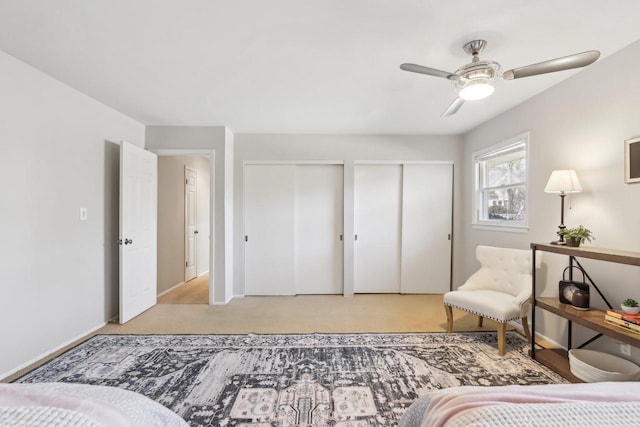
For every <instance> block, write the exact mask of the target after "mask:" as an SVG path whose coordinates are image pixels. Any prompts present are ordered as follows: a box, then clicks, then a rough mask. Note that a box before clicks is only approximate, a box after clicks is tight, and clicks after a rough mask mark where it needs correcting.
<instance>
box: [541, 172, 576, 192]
mask: <svg viewBox="0 0 640 427" xmlns="http://www.w3.org/2000/svg"><path fill="white" fill-rule="evenodd" d="M581 191H582V186H581V185H580V181H578V176H577V175H576V171H574V170H573V169H568V170H557V171H553V172H551V176H550V177H549V181H547V185H546V187H544V192H545V193H560V194H566V193H579V192H581Z"/></svg>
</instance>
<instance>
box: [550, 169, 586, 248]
mask: <svg viewBox="0 0 640 427" xmlns="http://www.w3.org/2000/svg"><path fill="white" fill-rule="evenodd" d="M581 191H582V186H581V185H580V181H578V177H577V176H576V171H574V170H573V169H568V170H556V171H553V172H551V176H550V177H549V181H547V185H546V187H544V192H545V193H556V194H559V195H560V225H559V226H558V228H559V229H560V231H562V230H564V229H565V228H567V227H566V226H565V225H564V197H565V196H566V195H567V194H569V193H579V192H581ZM551 244H553V245H566V244H567V243H566V242H565V241H564V236H563V235H562V234H561V235H560V239H558V240H556V241H554V242H551Z"/></svg>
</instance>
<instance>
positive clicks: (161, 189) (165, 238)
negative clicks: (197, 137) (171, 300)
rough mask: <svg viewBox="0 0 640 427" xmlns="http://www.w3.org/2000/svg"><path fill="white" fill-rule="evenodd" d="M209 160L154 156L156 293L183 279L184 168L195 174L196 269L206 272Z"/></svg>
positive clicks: (207, 264)
mask: <svg viewBox="0 0 640 427" xmlns="http://www.w3.org/2000/svg"><path fill="white" fill-rule="evenodd" d="M209 164H210V160H209V158H207V157H203V156H158V294H161V293H162V292H164V291H167V290H168V289H171V288H173V287H174V286H176V285H178V284H180V283H183V282H184V270H185V267H184V261H185V254H184V248H185V246H184V231H185V229H184V179H185V178H184V169H185V166H188V167H190V168H192V169H194V170H196V171H197V173H198V180H197V201H196V203H197V207H196V209H197V213H196V220H197V229H198V235H197V239H198V241H197V247H196V268H197V273H196V274H197V275H198V276H201V275H202V274H204V273H207V272H208V271H209V223H210V219H209V195H210V181H211V178H210V175H209V169H210V167H209Z"/></svg>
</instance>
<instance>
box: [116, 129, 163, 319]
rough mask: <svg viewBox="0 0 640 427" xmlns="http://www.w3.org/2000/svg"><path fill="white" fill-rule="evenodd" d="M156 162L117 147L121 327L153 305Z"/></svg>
mask: <svg viewBox="0 0 640 427" xmlns="http://www.w3.org/2000/svg"><path fill="white" fill-rule="evenodd" d="M157 210H158V162H157V158H156V155H155V154H153V153H151V152H149V151H145V150H143V149H142V148H139V147H136V146H135V145H132V144H129V143H127V142H124V141H123V142H122V143H121V145H120V323H125V322H127V321H129V320H131V319H132V318H134V317H135V316H137V315H138V314H140V313H142V312H143V311H145V310H147V309H148V308H150V307H152V306H153V305H155V303H156V287H157V270H156V265H157V239H158V236H157V220H158V217H157V213H158V212H157Z"/></svg>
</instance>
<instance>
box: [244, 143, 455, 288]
mask: <svg viewBox="0 0 640 427" xmlns="http://www.w3.org/2000/svg"><path fill="white" fill-rule="evenodd" d="M235 148H236V150H235V163H234V164H235V170H234V176H235V178H234V179H235V189H236V191H235V197H234V206H235V231H234V242H235V248H234V251H235V253H234V260H235V263H234V264H235V271H234V277H235V284H234V289H233V291H234V294H235V295H242V294H244V191H243V188H244V178H243V169H244V168H243V164H244V162H245V161H268V160H274V161H322V160H327V161H343V162H344V180H345V188H344V196H345V204H344V209H345V225H344V235H345V236H353V234H354V232H353V220H352V219H353V185H354V181H353V170H354V161H358V160H422V161H426V160H431V161H453V162H455V164H454V205H455V206H456V208H455V209H454V227H453V229H454V239H453V248H454V253H453V259H454V277H453V283H454V287H457V285H459V284H460V280H462V279H461V276H460V275H459V274H458V271H460V268H458V262H459V260H460V256H461V254H462V252H461V248H460V243H459V240H457V237H456V236H457V235H458V234H459V233H458V231H459V229H460V227H459V224H460V218H459V215H457V213H455V212H459V211H460V209H459V208H458V207H459V206H460V205H461V199H460V197H459V194H460V193H461V188H462V175H461V172H460V167H459V166H460V164H461V159H462V158H461V152H462V148H461V138H460V137H457V136H407V135H278V134H236V135H235ZM349 218H351V221H349ZM344 256H345V258H344V260H345V262H344V265H345V274H344V288H345V294H351V293H352V292H353V268H352V267H353V239H348V238H345V241H344ZM349 266H351V268H349Z"/></svg>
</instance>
